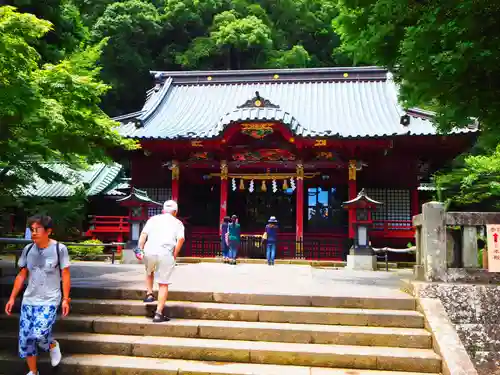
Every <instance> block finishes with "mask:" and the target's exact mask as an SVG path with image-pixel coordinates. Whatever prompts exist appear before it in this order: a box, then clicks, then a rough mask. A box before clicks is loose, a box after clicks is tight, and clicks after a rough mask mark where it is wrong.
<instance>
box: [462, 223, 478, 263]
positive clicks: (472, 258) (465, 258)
mask: <svg viewBox="0 0 500 375" xmlns="http://www.w3.org/2000/svg"><path fill="white" fill-rule="evenodd" d="M477 251H478V250H477V229H476V227H471V226H464V227H463V232H462V262H463V264H464V268H478V267H479V262H478V261H477Z"/></svg>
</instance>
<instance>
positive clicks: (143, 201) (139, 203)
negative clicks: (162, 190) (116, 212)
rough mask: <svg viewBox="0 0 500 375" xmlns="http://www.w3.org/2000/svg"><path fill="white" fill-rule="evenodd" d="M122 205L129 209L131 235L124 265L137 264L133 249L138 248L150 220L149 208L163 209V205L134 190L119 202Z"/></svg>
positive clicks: (125, 252)
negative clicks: (140, 237) (142, 232)
mask: <svg viewBox="0 0 500 375" xmlns="http://www.w3.org/2000/svg"><path fill="white" fill-rule="evenodd" d="M117 202H118V203H120V205H122V206H125V207H128V209H129V222H130V233H129V238H128V242H127V245H126V248H125V250H124V251H123V259H122V262H123V263H136V262H137V261H136V258H135V255H134V252H133V249H134V248H135V247H136V246H137V243H138V241H139V236H140V234H141V231H142V228H143V227H144V224H146V221H147V220H148V219H149V214H148V208H150V207H161V203H158V202H155V201H153V200H152V199H151V198H149V197H148V193H147V192H146V191H144V190H140V189H136V188H132V189H131V191H130V194H129V195H127V196H126V197H124V198H121V199H118V200H117Z"/></svg>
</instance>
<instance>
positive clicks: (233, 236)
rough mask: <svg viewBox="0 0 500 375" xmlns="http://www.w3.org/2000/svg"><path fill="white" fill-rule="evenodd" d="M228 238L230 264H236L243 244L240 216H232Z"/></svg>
mask: <svg viewBox="0 0 500 375" xmlns="http://www.w3.org/2000/svg"><path fill="white" fill-rule="evenodd" d="M227 237H228V242H229V263H230V264H236V257H237V256H238V249H239V248H240V242H241V229H240V224H239V222H238V216H236V215H233V216H231V223H230V224H229V226H228V233H227Z"/></svg>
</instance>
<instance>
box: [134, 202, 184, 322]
mask: <svg viewBox="0 0 500 375" xmlns="http://www.w3.org/2000/svg"><path fill="white" fill-rule="evenodd" d="M177 210H178V207H177V203H176V202H175V201H173V200H169V201H166V202H165V203H164V204H163V213H162V214H161V215H156V216H153V217H152V218H150V219H149V220H148V221H147V222H146V225H145V226H144V229H143V230H142V233H141V236H140V237H139V248H140V249H141V250H143V251H144V264H145V266H146V286H147V292H146V293H147V294H146V298H145V299H144V302H154V296H153V284H154V278H155V275H154V273H155V272H156V276H157V280H156V281H157V282H158V284H159V291H158V307H157V308H156V313H155V316H154V318H153V322H155V323H159V322H166V321H168V320H169V318H168V317H166V316H165V315H164V314H163V308H164V307H165V302H166V301H167V295H168V285H169V284H170V277H171V276H172V272H173V271H174V267H175V260H176V258H177V255H179V251H180V250H181V248H182V245H183V244H184V225H183V224H182V222H181V221H180V220H179V219H177V218H176V216H177Z"/></svg>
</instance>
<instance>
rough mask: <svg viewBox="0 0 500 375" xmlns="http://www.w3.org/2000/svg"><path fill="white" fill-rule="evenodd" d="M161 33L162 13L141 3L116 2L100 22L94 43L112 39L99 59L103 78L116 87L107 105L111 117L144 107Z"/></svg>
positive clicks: (105, 103) (94, 29) (108, 96)
mask: <svg viewBox="0 0 500 375" xmlns="http://www.w3.org/2000/svg"><path fill="white" fill-rule="evenodd" d="M161 31H162V27H161V24H160V16H159V13H158V10H157V9H156V8H155V6H153V5H152V4H150V3H147V2H145V1H141V0H129V1H125V2H117V3H113V4H111V5H109V6H108V7H107V8H106V10H105V11H104V14H103V15H102V16H101V17H100V18H99V19H98V20H97V21H96V23H95V25H94V26H93V28H92V42H94V43H98V42H99V41H101V40H102V39H104V38H109V42H108V43H107V44H106V46H105V47H104V50H103V54H102V57H101V58H100V60H99V62H100V64H101V65H102V75H101V76H102V78H103V79H104V81H105V82H107V83H109V84H111V86H112V87H113V90H112V91H111V92H110V93H109V94H108V95H107V96H106V97H105V99H104V103H103V105H104V108H105V109H106V111H107V113H108V114H110V115H117V114H121V113H123V112H132V111H133V110H135V109H137V108H138V107H140V106H141V105H142V104H143V101H144V95H145V92H146V90H147V89H148V88H149V86H150V85H151V83H150V78H149V70H150V69H152V68H153V65H154V64H153V61H154V60H155V58H156V56H157V54H158V51H159V50H160V44H159V43H160V42H159V35H161Z"/></svg>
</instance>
